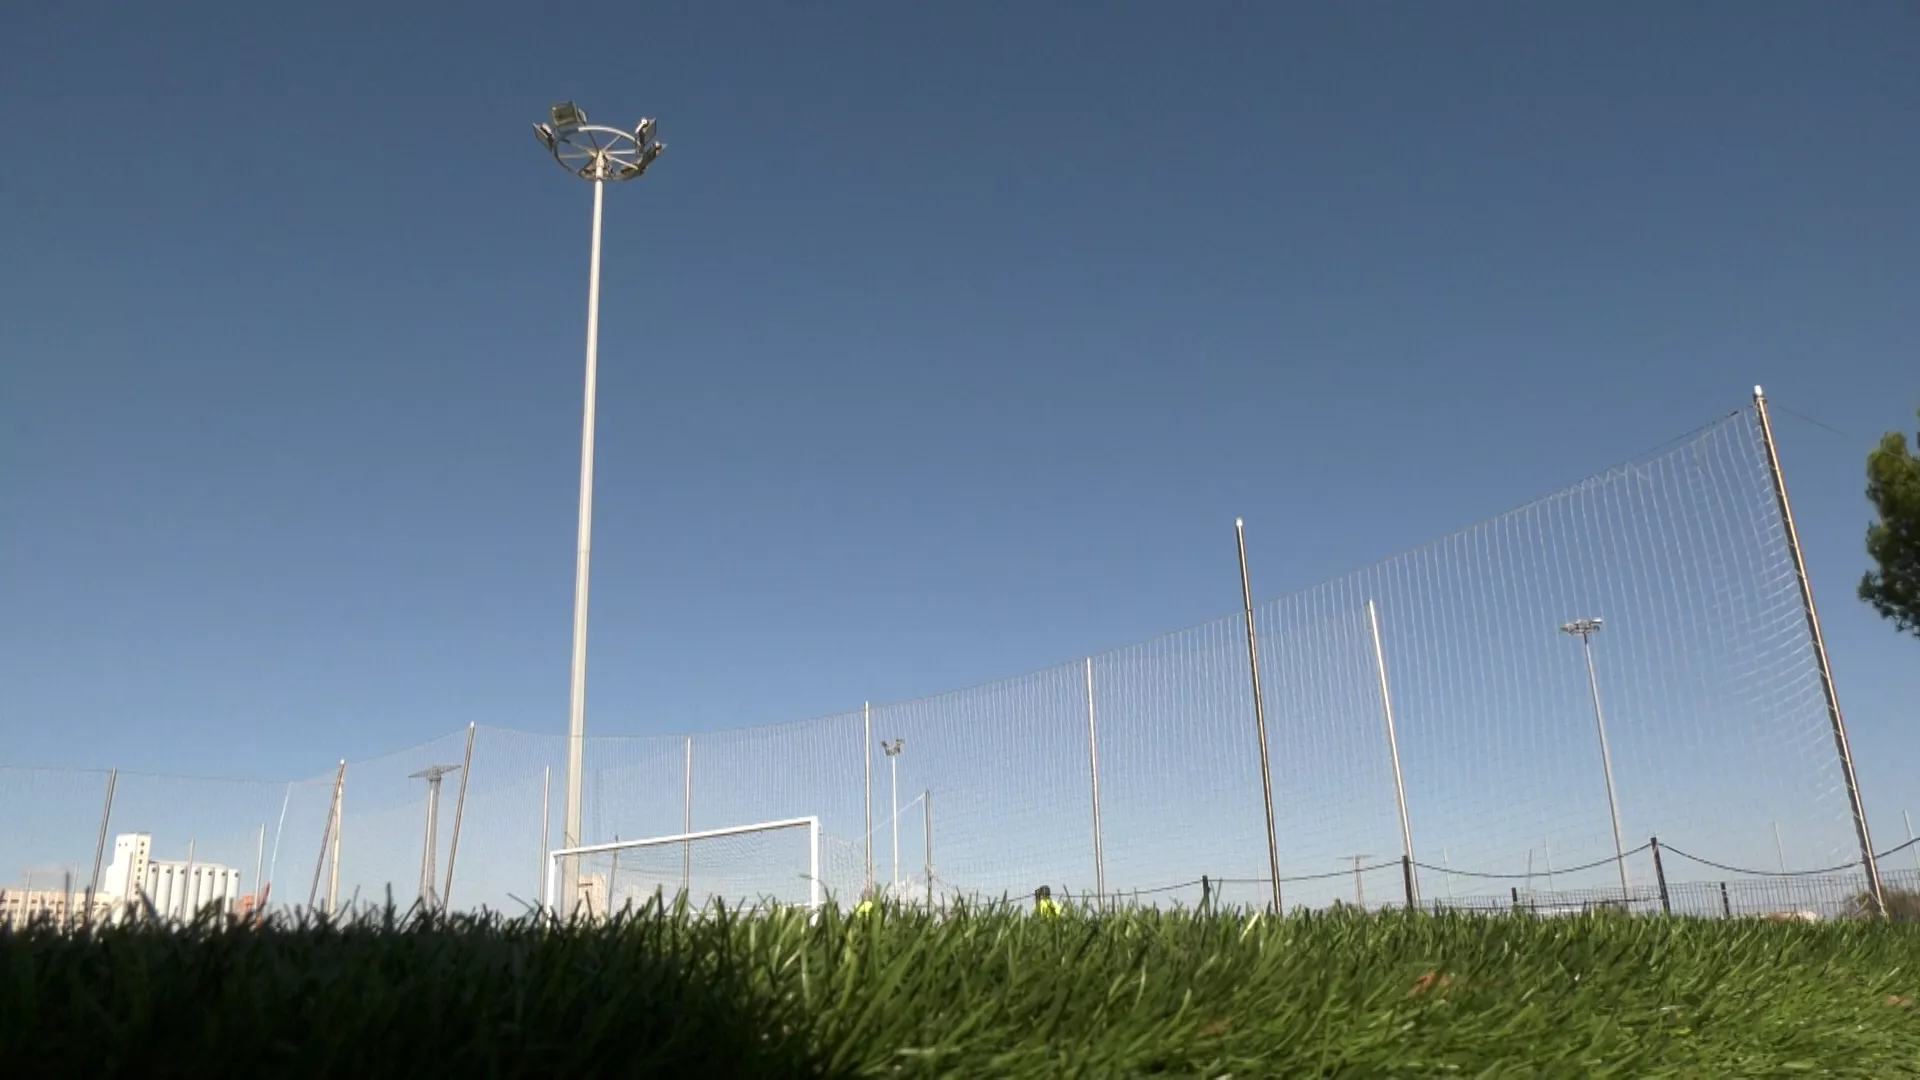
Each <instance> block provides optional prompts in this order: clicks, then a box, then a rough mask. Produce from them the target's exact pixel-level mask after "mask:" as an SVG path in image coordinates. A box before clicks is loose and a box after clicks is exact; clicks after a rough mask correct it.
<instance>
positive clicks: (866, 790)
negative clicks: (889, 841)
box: [860, 701, 873, 899]
mask: <svg viewBox="0 0 1920 1080" xmlns="http://www.w3.org/2000/svg"><path fill="white" fill-rule="evenodd" d="M860 761H861V763H862V765H863V766H864V776H865V779H864V780H862V781H861V784H860V805H861V806H862V807H864V808H865V813H866V816H867V887H866V892H865V893H863V894H862V896H861V899H866V898H867V897H868V896H871V895H873V702H871V701H869V702H866V703H865V704H863V705H861V706H860Z"/></svg>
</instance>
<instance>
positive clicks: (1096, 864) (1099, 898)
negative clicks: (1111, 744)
mask: <svg viewBox="0 0 1920 1080" xmlns="http://www.w3.org/2000/svg"><path fill="white" fill-rule="evenodd" d="M1086 673H1087V674H1086V681H1087V768H1088V771H1089V773H1091V775H1092V777H1093V905H1094V908H1095V910H1098V909H1099V908H1100V906H1101V905H1102V904H1104V903H1106V898H1107V857H1106V853H1105V852H1104V851H1102V850H1101V847H1100V731H1099V728H1098V727H1097V726H1096V724H1095V721H1094V712H1093V657H1091V656H1089V657H1087V666H1086Z"/></svg>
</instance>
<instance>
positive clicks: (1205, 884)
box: [1200, 874, 1213, 910]
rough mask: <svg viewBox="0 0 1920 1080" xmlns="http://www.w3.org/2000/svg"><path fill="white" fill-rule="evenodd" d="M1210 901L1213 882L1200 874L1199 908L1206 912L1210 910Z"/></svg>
mask: <svg viewBox="0 0 1920 1080" xmlns="http://www.w3.org/2000/svg"><path fill="white" fill-rule="evenodd" d="M1212 899H1213V882H1212V881H1209V880H1208V879H1207V875H1205V874H1201V875H1200V907H1201V909H1202V910H1206V909H1208V908H1210V907H1211V904H1210V901H1212Z"/></svg>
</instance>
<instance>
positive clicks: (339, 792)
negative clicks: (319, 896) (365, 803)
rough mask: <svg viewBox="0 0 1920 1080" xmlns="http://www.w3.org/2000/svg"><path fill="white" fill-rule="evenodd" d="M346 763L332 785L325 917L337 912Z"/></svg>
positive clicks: (344, 809)
mask: <svg viewBox="0 0 1920 1080" xmlns="http://www.w3.org/2000/svg"><path fill="white" fill-rule="evenodd" d="M346 808H347V763H346V762H344V761H343V762H341V763H340V779H339V781H338V782H337V783H335V784H334V785H333V865H332V866H331V867H330V868H329V869H328V871H327V915H328V916H329V917H331V916H332V915H333V913H334V912H335V911H338V910H339V903H340V834H341V833H343V832H345V831H346V824H347V814H346Z"/></svg>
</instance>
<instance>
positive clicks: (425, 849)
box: [407, 765, 460, 910]
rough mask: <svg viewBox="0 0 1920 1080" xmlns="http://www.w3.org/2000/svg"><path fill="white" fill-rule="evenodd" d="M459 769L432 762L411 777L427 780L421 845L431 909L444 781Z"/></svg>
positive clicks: (423, 894)
mask: <svg viewBox="0 0 1920 1080" xmlns="http://www.w3.org/2000/svg"><path fill="white" fill-rule="evenodd" d="M459 771H460V766H458V765H429V766H427V767H426V768H424V769H421V770H420V771H419V772H417V773H413V774H411V775H410V776H408V777H407V779H409V780H425V781H426V782H427V836H426V839H425V840H424V841H422V843H421V845H420V903H421V904H422V905H423V906H424V907H426V909H427V910H432V909H433V907H434V905H435V903H436V899H435V897H436V896H437V894H438V891H439V884H440V881H439V874H440V837H439V832H440V781H441V780H442V779H443V778H445V777H446V775H447V774H448V773H452V772H459Z"/></svg>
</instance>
